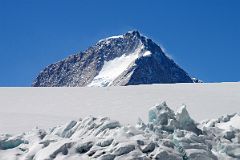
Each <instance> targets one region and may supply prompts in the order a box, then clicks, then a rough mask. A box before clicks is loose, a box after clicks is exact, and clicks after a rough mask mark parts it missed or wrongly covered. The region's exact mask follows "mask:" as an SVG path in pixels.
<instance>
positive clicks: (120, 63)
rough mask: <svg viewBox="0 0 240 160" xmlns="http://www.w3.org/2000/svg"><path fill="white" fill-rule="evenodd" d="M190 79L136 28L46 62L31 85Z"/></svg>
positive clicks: (180, 80)
mask: <svg viewBox="0 0 240 160" xmlns="http://www.w3.org/2000/svg"><path fill="white" fill-rule="evenodd" d="M192 82H193V80H192V79H191V77H189V75H188V74H187V73H186V72H185V71H184V70H183V69H181V68H180V67H179V66H178V65H177V64H176V63H175V62H174V61H173V60H172V59H170V58H168V57H167V56H166V54H165V53H164V52H163V50H162V49H161V47H160V46H159V45H157V44H156V43H154V42H153V41H152V40H151V39H149V38H147V37H145V36H143V35H141V34H140V33H139V32H138V31H129V32H127V33H125V34H123V35H119V36H112V37H109V38H106V39H102V40H100V41H98V42H97V43H96V44H95V45H94V46H92V47H89V48H88V49H87V50H86V51H84V52H81V53H78V54H75V55H71V56H69V57H67V58H66V59H64V60H62V61H59V62H57V63H55V64H51V65H49V66H48V67H46V68H45V69H44V70H43V71H42V72H41V73H40V74H39V75H38V76H37V78H36V80H35V81H34V82H33V84H32V85H33V86H35V87H38V86H39V87H54V86H99V87H105V86H113V85H114V86H119V85H137V84H153V83H192Z"/></svg>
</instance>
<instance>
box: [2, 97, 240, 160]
mask: <svg viewBox="0 0 240 160" xmlns="http://www.w3.org/2000/svg"><path fill="white" fill-rule="evenodd" d="M239 123H240V119H239V115H238V114H233V115H228V116H223V117H220V118H219V119H217V120H209V121H205V122H202V123H201V124H199V123H196V122H195V121H194V120H193V119H192V118H191V117H190V115H189V113H188V111H187V109H186V106H182V107H180V109H179V110H178V111H177V112H176V113H175V112H174V111H173V110H172V109H170V108H169V107H168V105H167V104H166V103H165V102H164V103H162V104H159V105H156V106H154V107H152V108H150V110H149V122H147V123H145V122H143V121H142V120H141V119H139V120H138V122H137V125H136V126H131V125H127V126H124V125H122V124H120V123H119V122H118V121H116V120H111V119H110V118H108V117H91V116H90V117H86V118H84V119H79V120H77V121H74V120H73V121H70V122H69V123H67V124H65V125H60V126H56V127H54V128H52V129H50V130H47V131H45V130H43V129H35V130H32V131H30V132H26V133H23V134H20V135H9V134H5V135H0V159H1V160H13V159H20V160H26V159H34V160H46V159H49V160H77V159H84V160H88V159H98V160H125V159H145V160H150V159H164V160H168V159H169V160H170V159H172V160H182V159H184V160H218V159H219V160H222V159H229V160H230V159H239V158H240V154H239V147H240V145H239V142H240V140H239V139H240V128H238V127H239V125H238V124H239ZM231 125H233V126H232V127H230V126H231ZM227 126H229V127H227Z"/></svg>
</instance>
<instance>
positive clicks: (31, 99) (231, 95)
mask: <svg viewBox="0 0 240 160" xmlns="http://www.w3.org/2000/svg"><path fill="white" fill-rule="evenodd" d="M239 93H240V83H239V82H238V83H212V84H208V83H203V84H159V85H139V86H125V87H106V88H99V87H83V88H81V87H80V88H1V89H0V133H20V132H23V131H28V130H29V129H31V128H34V127H36V126H39V127H40V128H49V127H52V126H55V125H58V124H63V123H65V122H67V121H69V120H71V119H78V118H81V117H86V116H89V115H93V116H99V115H100V116H108V117H110V118H111V119H116V120H118V121H120V122H121V123H123V124H128V123H129V124H136V121H137V119H138V117H141V118H142V119H143V120H145V121H146V120H147V114H146V113H147V112H148V109H149V107H151V106H154V105H155V104H156V103H160V102H162V101H166V102H167V103H168V105H169V106H170V107H171V108H172V109H173V110H175V111H176V107H177V106H180V105H181V104H182V103H185V104H186V105H187V107H188V111H189V114H190V115H191V116H192V118H193V119H195V120H197V121H201V120H204V119H212V118H218V117H219V116H222V115H226V114H232V113H235V112H239V111H240V94H239Z"/></svg>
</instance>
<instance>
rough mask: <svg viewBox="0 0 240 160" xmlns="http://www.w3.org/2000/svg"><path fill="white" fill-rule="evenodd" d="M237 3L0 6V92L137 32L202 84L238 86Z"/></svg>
mask: <svg viewBox="0 0 240 160" xmlns="http://www.w3.org/2000/svg"><path fill="white" fill-rule="evenodd" d="M239 8H240V1H238V0H229V1H227V0H201V1H192V0H181V1H180V0H165V1H163V0H151V1H149V0H121V1H113V0H101V1H99V0H70V1H69V0H65V1H61V0H21V1H19V0H0V58H1V62H0V86H30V85H31V83H32V81H33V79H34V78H35V77H36V76H37V74H38V73H39V72H40V71H41V70H42V69H43V68H44V67H45V66H47V65H49V64H51V63H54V62H56V61H59V60H61V59H63V58H65V57H67V56H68V55H70V54H74V53H76V52H78V51H82V50H85V49H87V48H88V47H89V46H91V45H93V44H94V43H96V42H97V41H98V40H99V39H102V38H105V37H108V36H112V35H118V34H122V33H125V32H127V31H128V30H133V29H137V30H139V31H140V32H141V33H142V34H145V35H146V36H148V37H150V38H152V39H153V40H154V41H156V42H157V43H159V44H161V45H162V46H164V48H165V49H166V51H167V52H168V54H170V55H171V56H172V57H173V59H174V60H175V61H176V62H177V63H178V64H179V65H180V66H181V67H182V68H183V69H185V70H186V71H187V72H188V73H189V74H190V75H192V76H194V77H198V78H200V79H202V80H204V81H205V82H222V81H240V9H239Z"/></svg>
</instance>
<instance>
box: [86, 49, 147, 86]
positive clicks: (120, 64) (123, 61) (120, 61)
mask: <svg viewBox="0 0 240 160" xmlns="http://www.w3.org/2000/svg"><path fill="white" fill-rule="evenodd" d="M142 47H143V46H139V48H137V49H136V50H135V51H134V52H133V53H130V54H127V55H126V54H123V55H122V56H121V57H117V58H115V59H113V60H110V61H105V62H104V65H103V68H102V69H101V71H100V72H99V74H98V75H97V76H96V77H94V79H93V81H92V82H91V83H90V84H89V85H88V86H89V87H94V86H95V87H106V86H110V85H111V84H112V82H113V81H114V80H115V79H116V78H117V77H118V76H120V75H121V74H122V73H123V72H124V71H125V70H127V69H128V67H129V66H130V65H131V64H132V63H134V62H135V60H136V59H137V58H138V57H139V56H140V52H141V49H142Z"/></svg>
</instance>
